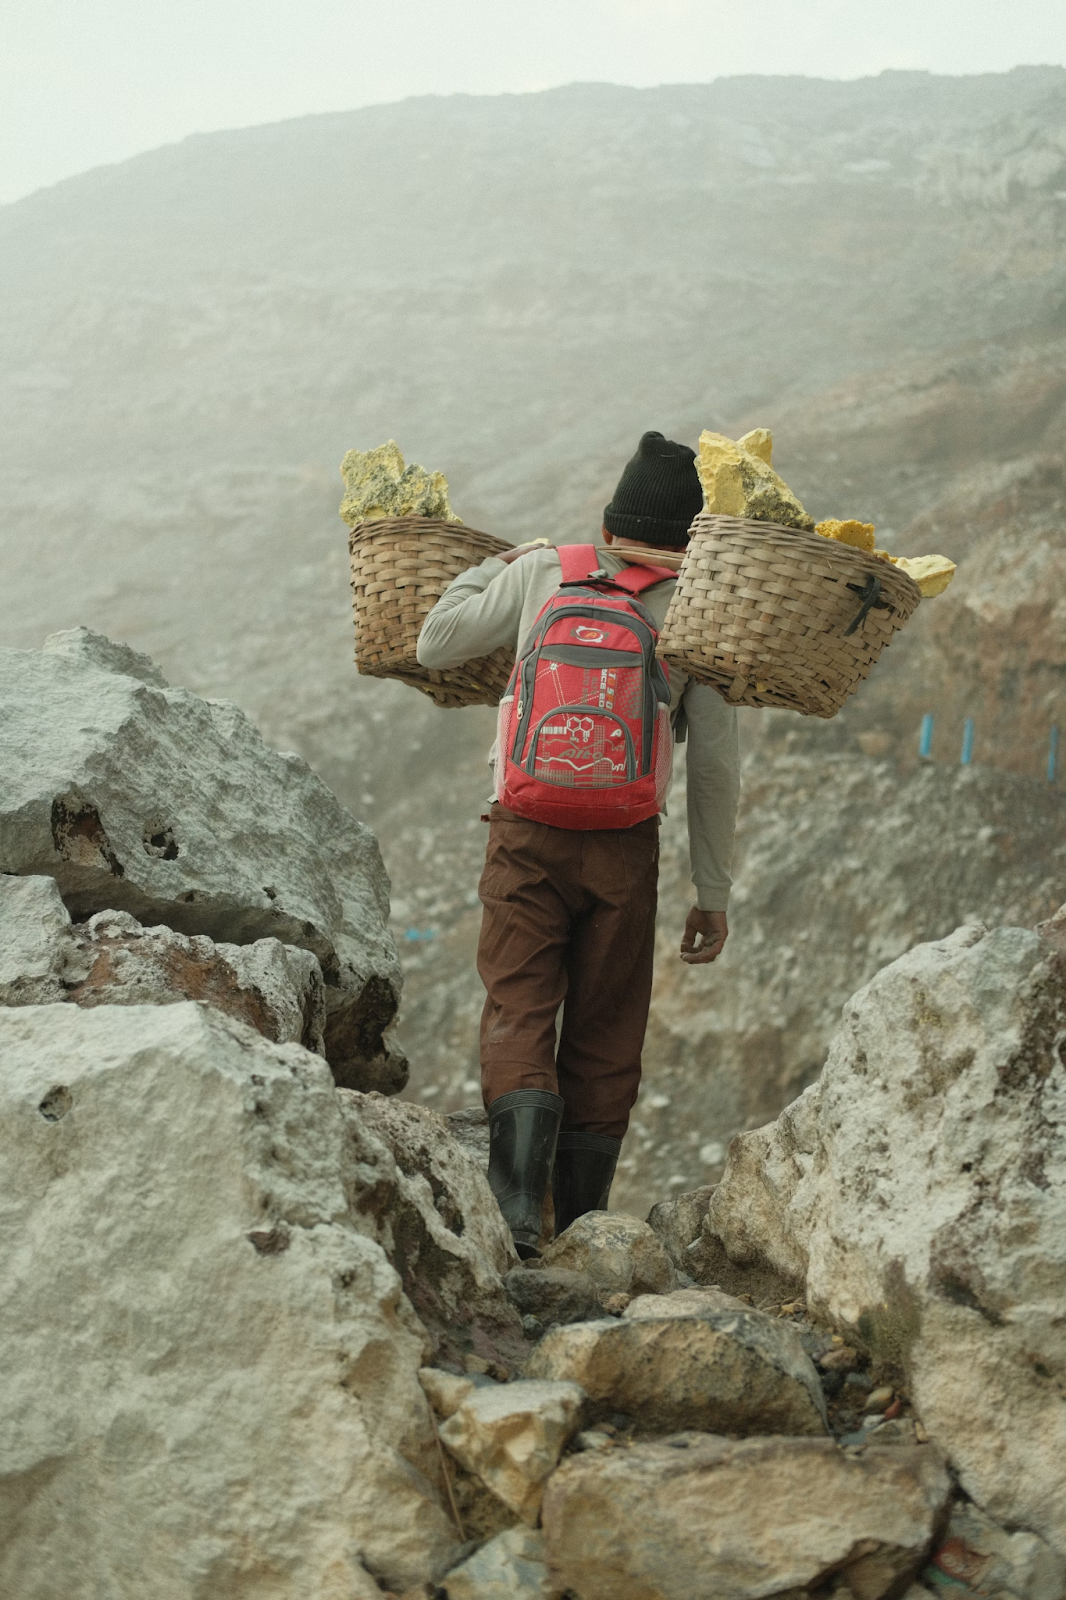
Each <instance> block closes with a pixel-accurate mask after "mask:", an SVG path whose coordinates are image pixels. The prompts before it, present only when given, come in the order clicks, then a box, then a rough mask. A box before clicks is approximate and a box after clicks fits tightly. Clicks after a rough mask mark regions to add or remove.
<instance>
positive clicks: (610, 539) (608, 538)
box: [600, 528, 614, 544]
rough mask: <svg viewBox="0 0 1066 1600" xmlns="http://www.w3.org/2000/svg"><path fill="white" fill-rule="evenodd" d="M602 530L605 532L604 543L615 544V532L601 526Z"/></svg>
mask: <svg viewBox="0 0 1066 1600" xmlns="http://www.w3.org/2000/svg"><path fill="white" fill-rule="evenodd" d="M600 532H601V533H602V534H603V542H604V544H614V534H613V533H608V532H607V529H606V528H601V529H600Z"/></svg>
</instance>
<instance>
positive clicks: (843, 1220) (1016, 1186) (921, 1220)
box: [704, 926, 1066, 1554]
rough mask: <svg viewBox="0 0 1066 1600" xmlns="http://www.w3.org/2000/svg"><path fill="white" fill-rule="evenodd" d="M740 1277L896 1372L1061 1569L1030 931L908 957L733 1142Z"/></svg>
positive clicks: (1064, 1219)
mask: <svg viewBox="0 0 1066 1600" xmlns="http://www.w3.org/2000/svg"><path fill="white" fill-rule="evenodd" d="M704 1226H705V1228H706V1229H707V1230H714V1232H715V1233H716V1235H717V1237H718V1239H719V1240H720V1242H721V1245H722V1246H723V1247H724V1248H725V1250H727V1251H728V1253H729V1255H730V1256H731V1257H733V1258H734V1259H735V1260H738V1261H741V1262H745V1261H751V1260H753V1259H762V1260H765V1261H767V1262H768V1263H769V1264H770V1266H771V1267H772V1268H775V1269H776V1270H778V1271H781V1272H783V1273H788V1274H796V1275H800V1276H802V1277H803V1278H805V1281H806V1291H807V1299H808V1304H809V1305H810V1307H811V1308H812V1311H813V1312H814V1313H815V1314H816V1315H818V1316H821V1317H822V1318H824V1319H826V1320H828V1321H830V1322H832V1323H834V1324H836V1325H837V1326H839V1327H840V1329H841V1330H842V1331H844V1332H847V1333H848V1335H849V1342H850V1343H852V1344H857V1345H860V1346H865V1347H866V1349H867V1350H868V1351H869V1352H870V1354H871V1356H872V1357H873V1360H874V1362H875V1365H878V1366H880V1367H881V1368H882V1369H884V1370H886V1371H890V1370H892V1369H898V1370H900V1371H901V1373H902V1374H903V1376H904V1378H905V1383H906V1388H907V1392H908V1393H909V1395H910V1397H911V1399H912V1400H913V1402H914V1406H915V1409H916V1411H917V1412H918V1414H919V1416H920V1417H921V1420H922V1423H923V1425H924V1427H925V1428H926V1430H927V1431H928V1433H929V1434H930V1436H931V1437H932V1438H934V1439H935V1440H936V1441H937V1443H938V1444H939V1445H940V1446H941V1447H942V1448H943V1449H944V1450H945V1452H946V1453H947V1455H948V1457H949V1459H950V1461H951V1464H952V1466H953V1467H954V1469H955V1471H956V1472H957V1473H958V1475H959V1479H960V1481H961V1483H962V1486H963V1488H964V1489H965V1490H966V1492H967V1494H969V1495H970V1496H971V1497H972V1498H973V1499H974V1500H975V1501H976V1502H977V1503H978V1504H979V1505H980V1506H981V1507H982V1508H983V1509H984V1511H985V1512H987V1513H988V1514H989V1515H991V1516H993V1517H995V1518H996V1519H997V1520H999V1521H1001V1522H1004V1523H1006V1524H1008V1525H1009V1526H1012V1527H1023V1528H1028V1529H1029V1530H1031V1531H1032V1532H1035V1533H1038V1534H1040V1535H1041V1536H1042V1537H1043V1538H1044V1539H1046V1540H1047V1541H1048V1542H1049V1543H1051V1544H1052V1545H1053V1546H1055V1547H1056V1549H1057V1550H1058V1551H1059V1552H1060V1553H1062V1554H1066V1477H1064V1475H1063V1473H1062V1470H1061V1463H1062V1460H1063V1457H1064V1455H1066V1402H1064V1401H1063V1398H1062V1394H1061V1377H1062V1374H1063V1372H1064V1371H1066V1333H1064V1329H1063V1322H1062V1316H1061V1300H1062V1285H1063V1283H1064V1282H1066V973H1064V958H1063V956H1062V954H1061V952H1059V951H1058V950H1057V949H1056V948H1055V945H1054V943H1053V942H1051V941H1048V940H1046V939H1043V938H1041V937H1040V936H1039V935H1038V934H1036V933H1032V932H1029V931H1027V930H1026V929H1023V928H1009V927H1007V928H996V929H994V930H992V931H989V930H987V929H986V928H984V927H981V926H971V927H964V928H960V929H959V930H958V931H957V932H956V933H954V934H952V935H951V936H950V937H949V938H947V939H942V940H940V941H938V942H937V943H935V944H927V945H919V946H918V947H917V948H915V949H914V950H911V951H910V952H909V953H908V954H907V955H905V956H903V957H902V958H901V959H900V960H898V961H896V962H894V963H893V964H892V965H891V966H889V967H887V968H886V969H885V970H884V971H883V972H881V973H879V974H878V976H877V977H876V978H874V979H873V981H872V982H871V983H869V984H868V985H867V986H866V987H865V988H864V989H862V990H860V991H859V993H858V994H857V995H855V996H854V998H853V999H852V1000H851V1001H849V1003H848V1005H847V1006H846V1007H845V1009H844V1019H843V1022H842V1025H841V1027H840V1029H839V1031H838V1033H837V1035H836V1037H835V1038H834V1040H833V1043H832V1046H831V1048H830V1052H829V1058H828V1061H827V1062H826V1065H825V1069H824V1071H823V1074H822V1077H821V1078H820V1080H819V1081H818V1083H817V1084H815V1085H814V1086H812V1087H811V1088H810V1089H808V1090H807V1091H806V1092H805V1093H804V1094H803V1095H802V1096H801V1097H800V1098H799V1100H797V1101H796V1102H795V1103H794V1104H793V1105H792V1106H790V1107H789V1108H788V1109H787V1110H786V1111H784V1112H783V1113H782V1115H781V1116H780V1117H779V1118H778V1120H777V1122H776V1123H772V1124H770V1125H769V1126H768V1127H766V1128H761V1129H758V1130H756V1131H755V1132H752V1133H749V1134H744V1135H742V1136H740V1137H739V1138H737V1139H735V1140H734V1141H733V1145H732V1147H731V1150H730V1157H729V1162H728V1165H727V1167H726V1171H725V1176H724V1177H723V1179H722V1182H721V1184H720V1185H719V1187H718V1189H717V1191H716V1193H715V1195H714V1197H713V1199H712V1201H711V1204H710V1208H709V1210H708V1214H707V1218H706V1222H705V1225H704Z"/></svg>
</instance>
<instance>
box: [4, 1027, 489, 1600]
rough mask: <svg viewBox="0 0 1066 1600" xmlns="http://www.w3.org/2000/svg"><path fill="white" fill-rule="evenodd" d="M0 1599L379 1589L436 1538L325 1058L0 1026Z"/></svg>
mask: <svg viewBox="0 0 1066 1600" xmlns="http://www.w3.org/2000/svg"><path fill="white" fill-rule="evenodd" d="M0 1061H2V1064H3V1070H2V1072H0V1122H2V1125H3V1127H4V1140H3V1144H2V1147H0V1169H2V1171H0V1349H2V1350H3V1365H4V1379H3V1383H2V1385H0V1439H2V1457H3V1475H2V1477H0V1593H3V1594H4V1595H10V1596H12V1597H16V1596H17V1597H18V1600H57V1597H58V1596H62V1597H63V1600H102V1597H103V1596H107V1597H108V1600H142V1597H143V1596H144V1594H145V1592H146V1585H147V1587H148V1589H149V1590H150V1591H151V1592H152V1593H153V1594H158V1595H160V1596H162V1595H166V1596H167V1597H168V1600H204V1597H206V1596H208V1595H212V1596H220V1597H221V1596H227V1597H228V1596H234V1595H237V1594H242V1595H248V1596H253V1595H254V1596H257V1597H258V1596H268V1595H269V1596H279V1597H280V1596H286V1597H287V1596H295V1595H322V1596H326V1595H331V1596H332V1595H337V1596H340V1595H343V1596H345V1597H346V1600H348V1597H351V1600H373V1597H375V1596H378V1597H380V1588H379V1586H378V1583H377V1582H376V1580H377V1579H378V1578H380V1579H381V1580H382V1581H383V1583H384V1585H385V1586H386V1587H390V1588H392V1589H394V1590H396V1591H398V1592H402V1591H403V1589H404V1588H406V1587H408V1586H410V1585H412V1584H414V1583H416V1582H420V1581H423V1580H425V1579H427V1578H429V1577H430V1576H432V1574H433V1573H434V1572H436V1571H437V1570H439V1569H440V1568H441V1566H443V1565H444V1564H445V1563H446V1562H447V1560H448V1558H449V1555H450V1553H451V1552H452V1551H453V1550H454V1548H455V1545H456V1542H457V1541H456V1536H455V1532H454V1529H453V1527H452V1525H451V1523H450V1521H449V1519H448V1517H447V1516H446V1514H445V1511H444V1509H443V1506H442V1502H441V1498H440V1494H439V1483H440V1479H439V1457H438V1455H437V1452H436V1447H435V1444H434V1439H433V1431H432V1418H431V1414H430V1410H429V1406H428V1403H427V1401H426V1399H425V1396H424V1394H423V1392H422V1388H421V1385H420V1383H419V1380H418V1369H419V1366H420V1365H421V1363H422V1361H423V1359H424V1356H425V1352H426V1349H427V1341H426V1337H425V1334H424V1331H423V1329H422V1328H421V1326H420V1325H419V1323H418V1321H417V1319H416V1317H415V1316H414V1313H413V1312H412V1309H411V1307H410V1304H409V1303H408V1301H407V1299H406V1297H405V1296H404V1294H403V1290H402V1287H401V1284H400V1280H399V1278H398V1276H397V1274H396V1273H395V1271H394V1270H393V1268H392V1267H391V1266H390V1265H389V1263H388V1261H387V1260H386V1258H385V1255H384V1253H383V1251H382V1250H381V1249H380V1248H379V1246H378V1245H376V1244H375V1243H374V1242H373V1241H372V1240H371V1239H369V1238H367V1237H366V1236H365V1234H363V1233H361V1232H360V1231H359V1228H358V1226H357V1225H356V1219H353V1217H352V1215H351V1212H350V1204H349V1195H348V1193H347V1190H346V1163H347V1136H346V1129H345V1124H344V1121H343V1119H342V1117H341V1114H340V1109H339V1104H338V1096H337V1093H336V1090H335V1088H334V1085H333V1082H332V1080H331V1077H330V1074H329V1071H328V1068H327V1067H326V1064H325V1063H324V1062H323V1061H322V1060H321V1058H320V1057H318V1056H315V1055H312V1054H311V1053H310V1052H308V1051H306V1050H304V1049H302V1048H301V1047H300V1046H298V1045H293V1044H288V1045H274V1044H269V1043H267V1041H265V1040H263V1039H261V1038H260V1037H259V1036H258V1035H257V1034H255V1033H254V1032H253V1031H252V1030H251V1029H250V1028H247V1027H245V1026H244V1025H242V1024H240V1023H237V1022H233V1021H232V1020H230V1019H229V1018H227V1017H224V1016H222V1015H221V1014H219V1013H218V1012H216V1011H214V1010H212V1009H210V1008H208V1007H206V1006H198V1005H194V1004H182V1005H168V1006H143V1007H142V1006H100V1007H97V1008H96V1009H93V1010H89V1011H86V1010H83V1009H81V1008H80V1007H77V1006H66V1005H46V1006H23V1007H17V1008H7V1009H3V1008H0Z"/></svg>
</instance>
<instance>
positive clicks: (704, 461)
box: [696, 428, 814, 532]
mask: <svg viewBox="0 0 1066 1600" xmlns="http://www.w3.org/2000/svg"><path fill="white" fill-rule="evenodd" d="M744 439H745V440H753V441H754V443H755V446H756V450H757V452H758V453H756V454H753V453H752V451H751V450H749V449H747V448H745V445H744V440H741V441H740V442H739V443H738V442H737V441H736V440H734V439H727V438H726V437H725V434H723V433H711V432H710V431H706V432H704V433H701V434H700V451H699V456H698V457H697V460H696V471H697V472H698V473H699V475H700V482H701V483H702V485H703V498H704V502H705V505H706V508H707V510H708V511H713V512H717V513H718V514H719V515H721V516H727V517H751V518H753V519H754V520H755V521H756V522H778V523H781V525H782V526H783V527H786V528H803V529H804V530H805V531H807V532H810V530H811V529H812V528H813V527H814V518H813V517H811V516H808V514H807V512H806V511H804V509H803V507H802V506H801V505H800V503H799V501H798V500H797V499H796V496H795V495H794V494H793V493H792V490H791V489H790V488H789V486H788V484H787V483H786V482H785V481H784V479H783V478H779V477H778V475H777V473H776V472H775V471H774V469H773V467H771V466H770V464H769V463H770V452H771V449H772V447H773V439H772V438H771V435H770V432H769V430H768V429H766V428H754V429H753V430H752V431H751V433H746V434H745V435H744Z"/></svg>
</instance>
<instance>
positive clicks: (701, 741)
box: [418, 547, 740, 911]
mask: <svg viewBox="0 0 1066 1600" xmlns="http://www.w3.org/2000/svg"><path fill="white" fill-rule="evenodd" d="M598 556H599V558H600V564H601V565H602V566H603V567H605V568H606V570H607V571H608V572H620V571H623V570H624V569H625V566H626V563H625V562H624V561H622V559H621V558H620V557H619V556H616V555H615V554H614V553H613V551H611V550H610V549H608V548H606V547H604V548H603V549H601V550H600V551H599V552H598ZM562 576H563V574H562V567H561V565H560V562H559V557H558V555H557V553H556V552H555V550H552V549H546V548H544V547H541V548H539V549H537V550H533V551H530V552H529V553H528V554H526V555H523V556H520V557H519V558H518V560H516V561H512V562H510V563H505V562H503V561H500V560H498V559H497V558H496V557H495V556H490V557H489V558H488V559H487V560H486V561H483V562H482V563H481V565H480V566H479V567H471V569H470V571H469V572H463V573H461V574H460V575H459V577H458V578H456V579H455V580H454V582H452V583H451V584H449V586H448V588H447V589H445V591H444V593H443V594H442V595H441V597H440V599H439V600H438V601H437V604H436V605H435V606H434V607H433V610H432V611H431V612H430V614H429V616H428V617H427V618H426V620H425V622H424V623H423V625H422V632H421V634H420V636H419V640H418V659H419V661H420V662H421V664H422V666H424V667H431V668H436V669H438V670H443V669H444V668H447V667H458V666H462V664H463V662H465V661H472V660H474V659H475V658H476V657H477V656H484V655H488V654H489V653H490V652H491V651H493V650H496V649H498V648H499V646H501V645H507V646H509V648H510V649H512V650H517V649H518V646H519V643H520V641H521V640H523V639H525V637H526V635H527V634H528V633H529V630H530V628H531V627H532V626H533V622H534V619H535V618H536V616H537V614H538V612H539V611H540V610H541V609H542V607H543V606H544V605H545V604H546V603H547V601H549V600H550V599H551V597H552V595H553V594H554V593H555V591H556V590H557V589H558V587H559V585H560V583H561V582H562ZM675 581H676V580H674V579H672V578H670V579H667V580H665V581H664V582H663V583H657V584H656V585H655V586H654V587H653V588H651V589H645V591H644V593H643V594H642V595H641V596H640V602H641V604H642V605H644V606H647V608H648V610H649V611H650V612H651V614H652V616H653V617H654V618H655V623H656V626H657V627H659V628H661V627H662V625H663V620H664V619H665V617H666V608H667V606H668V605H669V603H670V596H671V595H672V594H673V592H674V583H675ZM670 690H671V700H670V709H671V712H676V711H677V709H678V707H679V706H681V705H683V708H684V716H685V721H686V723H687V727H688V835H689V853H690V856H691V860H692V881H693V883H694V884H695V886H696V903H697V905H698V906H699V907H700V909H701V910H702V911H724V910H725V909H726V907H727V905H728V903H729V890H730V887H731V884H732V879H731V878H730V876H729V866H730V861H731V858H732V854H733V833H734V830H735V827H736V817H737V803H738V800H739V796H740V780H739V775H738V756H737V714H736V711H735V710H734V708H733V707H732V706H729V705H727V704H726V702H725V701H724V700H723V699H722V697H721V695H719V694H718V693H717V691H716V690H714V689H712V688H710V687H709V686H708V685H706V684H699V683H696V682H694V681H693V679H691V678H689V677H687V676H686V674H684V673H683V672H680V671H679V670H678V669H677V668H676V667H673V666H672V667H671V668H670Z"/></svg>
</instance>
